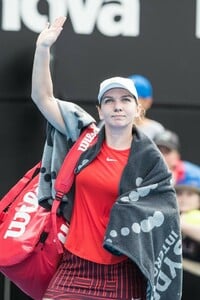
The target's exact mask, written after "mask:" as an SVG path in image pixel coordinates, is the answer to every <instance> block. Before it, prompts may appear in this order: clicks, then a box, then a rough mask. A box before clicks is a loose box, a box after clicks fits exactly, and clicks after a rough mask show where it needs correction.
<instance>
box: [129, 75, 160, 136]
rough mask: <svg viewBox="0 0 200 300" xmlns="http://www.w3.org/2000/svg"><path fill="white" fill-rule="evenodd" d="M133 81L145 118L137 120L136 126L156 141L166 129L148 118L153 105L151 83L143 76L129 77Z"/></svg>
mask: <svg viewBox="0 0 200 300" xmlns="http://www.w3.org/2000/svg"><path fill="white" fill-rule="evenodd" d="M129 78H130V79H131V80H133V82H134V84H135V87H136V90H137V93H138V101H139V103H140V105H141V106H142V108H143V111H144V114H143V118H137V123H136V125H137V126H138V127H139V128H140V129H141V130H142V131H143V132H144V133H145V134H146V135H147V136H148V137H150V138H151V139H154V137H155V135H156V134H158V133H160V132H162V131H163V130H164V127H163V125H162V124H160V123H159V122H157V121H155V120H152V119H149V118H148V117H147V116H146V113H147V111H148V110H149V109H150V108H151V106H152V104H153V88H152V84H151V82H150V81H149V80H148V79H147V78H145V77H144V76H142V75H131V76H129Z"/></svg>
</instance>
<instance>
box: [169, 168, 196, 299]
mask: <svg viewBox="0 0 200 300" xmlns="http://www.w3.org/2000/svg"><path fill="white" fill-rule="evenodd" d="M175 188H176V192H177V200H178V204H179V209H180V214H181V215H180V220H181V232H182V249H183V270H184V271H183V292H182V300H190V299H192V300H197V299H199V292H200V287H199V283H200V179H199V176H196V173H195V172H193V167H191V168H190V167H189V168H188V169H187V173H186V175H185V177H184V179H182V180H181V181H180V183H178V184H176V186H175ZM191 291H192V296H191Z"/></svg>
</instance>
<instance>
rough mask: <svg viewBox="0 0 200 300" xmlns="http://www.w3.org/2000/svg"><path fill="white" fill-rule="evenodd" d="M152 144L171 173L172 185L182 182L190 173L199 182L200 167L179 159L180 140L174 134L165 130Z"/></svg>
mask: <svg viewBox="0 0 200 300" xmlns="http://www.w3.org/2000/svg"><path fill="white" fill-rule="evenodd" d="M154 142H155V144H156V145H157V146H158V148H159V150H160V151H161V153H162V154H163V156H164V159H165V161H166V163H167V166H168V167H169V169H170V171H171V172H172V177H173V180H174V184H176V183H181V182H184V181H185V180H186V177H187V174H188V173H191V172H192V174H193V176H195V177H196V178H199V180H200V167H199V166H198V165H196V164H193V163H191V162H189V161H185V160H182V159H181V153H180V140H179V137H178V135H177V134H176V133H175V132H172V131H170V130H165V131H163V132H161V133H159V134H157V135H156V136H155V138H154Z"/></svg>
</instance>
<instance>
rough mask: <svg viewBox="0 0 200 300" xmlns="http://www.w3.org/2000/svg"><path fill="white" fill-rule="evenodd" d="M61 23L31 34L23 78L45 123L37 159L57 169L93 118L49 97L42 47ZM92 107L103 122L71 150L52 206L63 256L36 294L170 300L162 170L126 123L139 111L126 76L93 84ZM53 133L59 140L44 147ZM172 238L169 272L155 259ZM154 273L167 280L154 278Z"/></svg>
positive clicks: (171, 198)
mask: <svg viewBox="0 0 200 300" xmlns="http://www.w3.org/2000/svg"><path fill="white" fill-rule="evenodd" d="M64 22H65V18H64V17H59V18H58V19H57V20H56V21H55V22H53V24H52V25H51V26H49V25H47V27H46V28H45V29H44V30H43V31H42V32H41V34H40V35H39V37H38V40H37V47H36V51H35V57H34V64H33V76H32V98H33V100H34V102H35V103H36V105H37V106H38V108H39V109H40V111H41V112H42V113H43V115H44V116H45V117H46V119H47V120H48V121H49V123H51V125H52V126H53V134H52V131H51V130H50V134H48V136H47V144H46V146H47V148H45V151H44V157H43V164H45V162H49V161H50V160H51V159H52V160H53V161H54V166H55V165H56V167H57V170H58V168H59V166H58V165H59V163H58V161H59V162H60V164H61V163H62V159H63V158H64V155H63V153H64V152H65V154H66V152H67V151H68V150H69V148H70V146H71V145H72V144H73V143H74V142H75V141H76V139H77V138H78V136H79V135H80V133H81V131H82V130H84V128H85V127H87V126H88V125H89V124H91V123H94V122H95V121H94V119H93V118H92V117H91V116H90V115H88V114H87V113H86V112H85V111H84V110H82V109H81V108H80V107H78V106H77V105H75V104H73V103H70V102H65V101H61V100H58V99H56V98H55V97H54V95H53V87H52V81H51V76H50V70H49V63H50V47H51V46H52V44H53V43H54V42H55V41H56V39H57V38H58V36H59V34H60V32H61V30H62V26H63V24H64ZM98 113H99V117H100V119H101V120H103V122H104V124H105V125H104V126H103V128H102V129H101V130H100V132H99V134H98V139H97V142H95V143H94V144H93V145H92V146H91V147H89V149H87V150H86V151H84V152H83V154H82V155H81V157H80V159H79V161H78V163H77V165H76V168H75V175H76V176H75V177H76V178H75V182H74V186H73V188H72V190H71V191H70V193H69V194H68V195H67V199H66V201H64V202H63V203H62V204H61V207H60V211H61V213H62V214H63V215H64V216H65V218H66V219H67V220H68V221H70V229H69V233H68V237H67V240H66V242H65V253H64V256H63V260H62V262H61V264H60V266H59V268H58V270H57V273H56V274H55V276H54V277H53V278H52V281H51V283H50V285H49V287H48V289H47V291H46V293H45V295H44V298H43V299H71V300H72V299H104V300H105V299H118V300H120V299H121V300H126V299H129V300H130V299H135V300H136V299H140V300H144V299H155V298H152V297H154V296H155V297H157V299H163V300H164V299H169V297H170V296H171V299H180V294H181V251H180V250H178V249H179V247H178V246H179V245H180V231H179V224H178V210H177V206H176V199H175V193H174V190H173V188H172V187H171V184H170V180H171V174H170V173H169V172H168V171H167V168H166V166H165V164H164V162H163V159H162V158H161V155H160V154H159V151H158V150H157V149H156V147H155V146H154V144H153V143H152V142H151V141H150V140H149V139H148V138H147V137H146V136H145V135H143V134H142V133H140V132H138V130H137V129H136V128H135V127H134V126H133V122H134V119H135V118H136V117H138V116H139V115H140V108H139V106H138V96H137V92H136V89H135V87H134V85H133V83H132V81H131V80H129V79H127V78H122V77H114V78H109V79H106V80H105V81H103V82H102V83H101V85H100V89H99V94H98ZM55 132H56V137H58V139H59V143H58V144H59V147H57V148H56V145H57V144H56V145H55V147H54V151H51V150H49V148H50V146H51V147H52V144H53V138H52V136H54V137H55ZM63 136H64V137H65V138H64V143H63V144H62V143H61V142H60V141H61V140H62V141H63ZM48 147H49V148H48ZM64 147H65V151H64V149H63V148H64ZM61 148H62V150H63V151H60V149H61ZM55 149H56V150H55ZM59 151H60V152H59ZM49 153H50V154H49ZM58 153H59V154H60V153H61V154H62V156H63V157H62V159H60V155H58ZM49 156H51V159H49ZM55 157H56V158H55ZM56 167H55V168H56ZM44 169H45V170H46V168H44V167H43V168H42V170H43V171H42V173H41V179H40V187H39V195H40V203H41V205H44V206H45V205H46V206H48V205H51V199H50V198H51V197H50V194H48V192H47V190H48V188H47V185H48V184H49V187H50V188H51V187H52V186H53V184H52V183H53V176H51V175H52V173H53V174H56V172H51V174H48V175H49V176H47V174H46V173H45V172H44ZM50 169H51V170H52V168H50ZM53 170H55V171H57V170H56V169H53ZM50 177H51V180H49V178H50ZM47 178H48V180H47ZM172 235H173V241H172V243H171V244H170V246H169V250H168V253H167V255H168V257H171V261H172V260H173V262H174V267H173V268H174V270H173V274H172V273H171V272H170V271H171V267H170V268H169V266H168V264H167V263H165V262H164V258H166V257H165V256H166V255H164V256H162V259H161V257H160V255H161V251H162V247H165V246H166V245H165V243H167V238H172ZM174 249H176V251H175V250H174ZM158 260H159V261H160V264H159V265H158V263H157V262H158ZM163 276H165V278H169V281H170V284H169V282H168V284H167V285H166V282H164V285H163V284H162V283H163ZM171 277H173V278H171Z"/></svg>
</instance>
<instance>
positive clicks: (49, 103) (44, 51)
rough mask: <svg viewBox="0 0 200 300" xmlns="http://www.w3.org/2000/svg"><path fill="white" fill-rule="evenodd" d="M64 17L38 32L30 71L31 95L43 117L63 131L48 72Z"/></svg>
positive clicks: (62, 122) (62, 123)
mask: <svg viewBox="0 0 200 300" xmlns="http://www.w3.org/2000/svg"><path fill="white" fill-rule="evenodd" d="M65 20H66V17H59V18H57V19H56V20H55V21H54V22H53V23H52V25H49V24H47V26H46V27H45V28H44V30H43V31H42V32H41V33H40V35H39V36H38V39H37V43H36V50H35V55H34V61H33V71H32V92H31V97H32V99H33V101H34V102H35V104H36V105H37V107H38V108H39V110H40V111H41V112H42V114H43V115H44V117H45V118H46V119H47V120H48V121H49V122H50V123H51V124H52V125H53V126H54V127H56V128H57V129H58V130H60V131H61V132H63V133H64V132H65V125H64V121H63V118H62V116H61V113H60V110H59V107H58V104H57V101H56V100H55V97H54V94H53V84H52V79H51V73H50V48H51V46H52V45H53V44H54V43H55V42H56V40H57V38H58V37H59V35H60V33H61V31H62V29H63V24H64V22H65Z"/></svg>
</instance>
